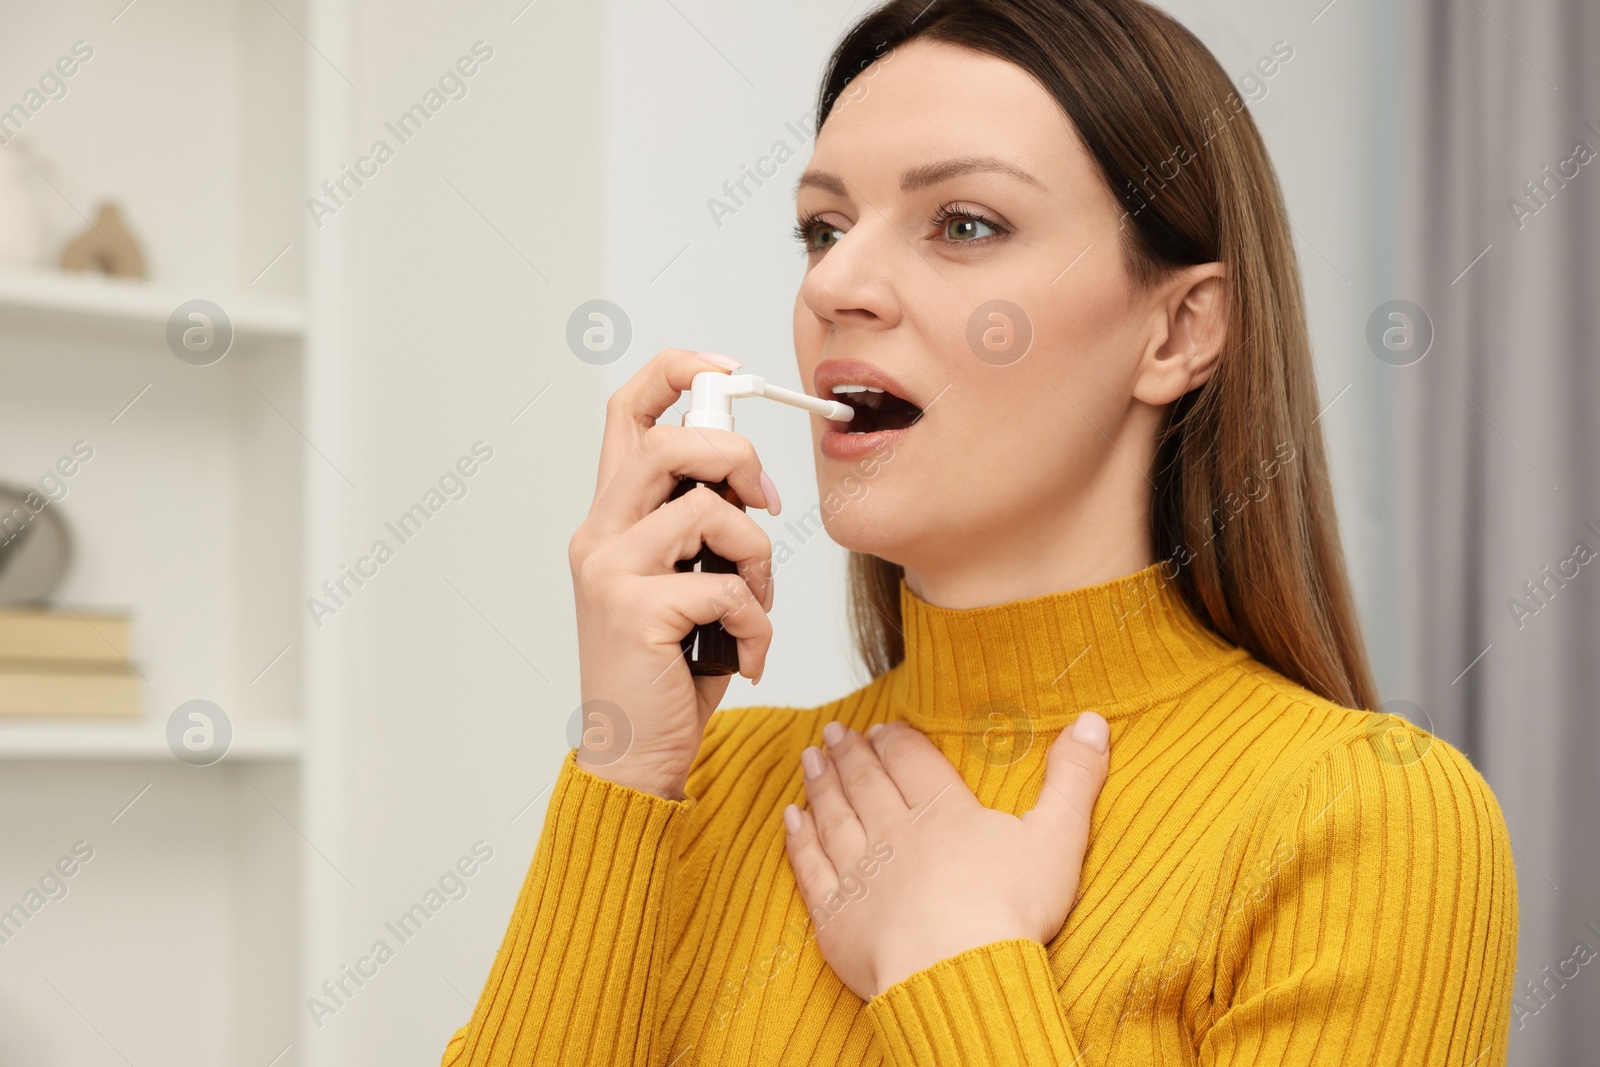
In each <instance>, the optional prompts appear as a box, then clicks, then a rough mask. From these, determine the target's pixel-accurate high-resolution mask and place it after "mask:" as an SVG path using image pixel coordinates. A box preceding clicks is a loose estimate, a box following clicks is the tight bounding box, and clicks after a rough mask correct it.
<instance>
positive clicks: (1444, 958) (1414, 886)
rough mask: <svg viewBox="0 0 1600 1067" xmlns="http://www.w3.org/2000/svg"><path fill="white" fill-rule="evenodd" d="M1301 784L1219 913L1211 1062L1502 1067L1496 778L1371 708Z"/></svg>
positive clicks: (1504, 879)
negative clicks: (1362, 729)
mask: <svg viewBox="0 0 1600 1067" xmlns="http://www.w3.org/2000/svg"><path fill="white" fill-rule="evenodd" d="M1300 785H1301V787H1299V788H1296V789H1293V790H1291V791H1290V795H1288V796H1287V797H1285V799H1284V800H1283V801H1282V802H1281V803H1279V804H1277V805H1275V810H1274V811H1273V812H1272V813H1271V815H1270V817H1269V818H1268V819H1266V820H1265V823H1264V825H1265V826H1266V832H1265V833H1263V834H1262V835H1260V837H1259V838H1258V840H1257V842H1256V844H1257V846H1258V849H1259V853H1260V854H1261V855H1262V856H1267V855H1268V854H1269V853H1270V854H1271V856H1272V859H1271V861H1270V862H1268V861H1263V863H1262V866H1260V867H1259V868H1251V867H1247V874H1246V877H1245V879H1244V882H1245V884H1244V885H1242V886H1239V887H1236V888H1235V889H1234V891H1233V897H1232V898H1231V899H1230V901H1229V904H1228V907H1227V909H1226V916H1227V917H1226V918H1224V919H1223V920H1222V927H1221V931H1220V933H1219V936H1218V945H1217V955H1216V971H1215V976H1216V979H1215V988H1214V989H1213V991H1212V997H1211V1003H1212V1004H1213V1005H1215V1008H1214V1009H1212V1014H1211V1015H1210V1016H1209V1020H1210V1022H1209V1026H1207V1025H1205V1024H1206V1021H1207V1018H1208V1016H1206V1015H1202V1017H1201V1019H1199V1020H1198V1025H1197V1032H1198V1033H1199V1035H1200V1040H1199V1053H1200V1055H1199V1061H1200V1063H1201V1064H1202V1065H1212V1064H1230V1063H1281V1064H1291V1065H1295V1064H1312V1063H1362V1064H1373V1065H1390V1064H1393V1065H1399V1064H1422V1063H1426V1064H1429V1065H1431V1067H1446V1065H1449V1067H1467V1065H1469V1064H1470V1065H1474V1067H1490V1065H1494V1064H1503V1063H1504V1062H1505V1057H1506V1044H1507V1037H1508V1029H1509V1023H1510V1013H1511V998H1512V993H1513V975H1514V971H1515V968H1516V949H1517V888H1516V880H1515V873H1514V871H1513V869H1512V854H1511V838H1510V835H1509V834H1508V833H1507V830H1506V826H1505V821H1504V819H1503V817H1502V815H1501V812H1500V808H1499V806H1498V805H1497V804H1496V802H1495V799H1494V795H1493V794H1492V793H1491V792H1490V791H1489V787H1488V784H1487V783H1486V782H1484V780H1483V778H1482V776H1480V775H1479V774H1478V772H1477V770H1476V769H1474V768H1473V766H1472V764H1471V763H1470V762H1468V761H1467V759H1466V757H1465V756H1463V755H1462V754H1461V753H1460V752H1458V751H1456V750H1455V749H1454V748H1451V747H1450V746H1449V745H1447V744H1446V743H1445V742H1443V741H1441V740H1439V739H1438V738H1435V737H1432V736H1430V735H1428V734H1426V733H1424V732H1422V731H1420V730H1416V729H1414V728H1412V727H1410V726H1407V725H1404V724H1403V723H1402V721H1401V720H1398V719H1395V718H1392V717H1382V718H1380V717H1379V716H1377V715H1374V716H1373V721H1372V727H1371V728H1370V729H1369V731H1368V733H1367V735H1366V736H1365V737H1362V738H1358V739H1356V740H1354V741H1351V742H1348V743H1344V744H1341V745H1338V746H1336V747H1335V748H1334V749H1333V750H1332V751H1330V752H1328V753H1327V754H1325V755H1324V756H1323V757H1322V758H1320V759H1319V760H1317V761H1316V762H1315V763H1314V765H1313V766H1312V768H1311V770H1310V772H1309V775H1308V778H1307V779H1305V780H1304V781H1303V782H1302V783H1300ZM1258 901H1259V902H1258ZM1236 905H1240V906H1236Z"/></svg>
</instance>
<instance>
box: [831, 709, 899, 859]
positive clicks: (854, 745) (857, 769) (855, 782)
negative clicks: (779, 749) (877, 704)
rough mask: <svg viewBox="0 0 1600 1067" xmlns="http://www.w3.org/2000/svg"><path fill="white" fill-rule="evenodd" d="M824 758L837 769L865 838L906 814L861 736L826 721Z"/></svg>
mask: <svg viewBox="0 0 1600 1067" xmlns="http://www.w3.org/2000/svg"><path fill="white" fill-rule="evenodd" d="M822 740H823V741H824V742H826V743H827V746H828V756H829V758H830V759H832V760H833V764H834V766H835V767H836V768H838V772H839V781H840V783H841V784H842V785H843V787H844V795H845V797H846V799H848V800H849V801H850V806H851V807H852V808H854V809H855V813H856V817H857V818H859V819H860V820H861V824H862V826H863V827H864V828H865V829H866V833H867V836H868V837H871V838H874V839H875V838H877V837H879V836H881V834H882V831H883V830H884V829H885V828H886V827H887V826H888V825H889V824H890V823H891V822H892V821H894V820H896V819H898V818H899V817H900V816H903V815H904V814H905V813H906V799H905V797H903V796H901V795H900V789H899V787H897V786H896V785H895V784H894V780H893V779H891V778H890V777H889V772H888V771H887V770H885V769H884V766H883V762H882V761H881V760H880V759H879V758H878V753H877V752H876V751H874V749H873V747H872V745H871V744H870V743H869V742H868V741H867V739H866V738H865V737H862V736H861V735H860V734H858V733H856V732H855V731H854V730H851V729H848V728H847V727H846V726H845V725H844V724H843V723H838V722H830V723H829V724H828V725H826V726H824V727H823V728H822Z"/></svg>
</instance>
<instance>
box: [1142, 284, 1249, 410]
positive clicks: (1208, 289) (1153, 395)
mask: <svg viewBox="0 0 1600 1067" xmlns="http://www.w3.org/2000/svg"><path fill="white" fill-rule="evenodd" d="M1150 313H1151V316H1152V322H1151V326H1152V329H1151V331H1150V341H1149V345H1148V347H1147V348H1146V349H1145V353H1144V357H1143V358H1142V359H1141V360H1140V361H1139V370H1138V374H1137V376H1136V377H1135V379H1134V388H1133V395H1134V397H1135V398H1136V399H1138V400H1142V401H1143V402H1145V403H1146V404H1150V405H1151V406H1153V407H1160V406H1162V405H1165V404H1170V403H1172V402H1173V401H1174V400H1176V399H1178V398H1179V397H1180V396H1182V395H1183V394H1184V393H1187V392H1188V391H1189V390H1191V389H1198V388H1199V387H1200V386H1202V385H1204V384H1205V383H1206V381H1207V380H1209V379H1210V377H1211V375H1212V372H1213V371H1215V370H1216V367H1217V362H1218V360H1220V359H1221V357H1222V346H1223V342H1224V341H1225V340H1226V339H1227V333H1228V268H1227V266H1226V265H1225V264H1222V263H1199V264H1196V265H1194V266H1192V267H1184V268H1181V269H1180V270H1178V271H1176V272H1174V273H1173V274H1172V275H1171V276H1170V277H1169V278H1167V279H1166V280H1164V281H1162V282H1160V283H1158V284H1157V286H1156V287H1155V289H1154V291H1153V296H1152V304H1151V309H1150Z"/></svg>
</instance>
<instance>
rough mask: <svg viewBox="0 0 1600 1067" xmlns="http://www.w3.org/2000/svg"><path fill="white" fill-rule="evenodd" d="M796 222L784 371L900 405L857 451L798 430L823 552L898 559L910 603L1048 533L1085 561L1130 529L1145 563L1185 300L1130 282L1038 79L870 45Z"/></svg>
mask: <svg viewBox="0 0 1600 1067" xmlns="http://www.w3.org/2000/svg"><path fill="white" fill-rule="evenodd" d="M797 215H798V216H799V217H800V218H801V219H802V221H803V222H804V226H805V240H806V244H807V246H808V247H809V248H810V251H809V252H808V254H807V260H808V266H807V271H806V276H805V280H804V282H803V283H802V284H801V286H800V291H799V294H798V296H797V298H796V300H795V308H794V339H795V352H796V355H797V358H798V361H799V368H800V375H801V380H802V381H803V382H805V383H806V385H807V387H808V391H812V392H816V393H817V394H818V395H822V396H832V395H836V394H835V392H834V387H835V386H836V385H837V384H858V385H880V386H882V385H889V386H890V388H889V393H890V394H898V395H899V396H900V397H901V398H903V400H905V401H909V402H910V405H912V407H906V406H904V405H902V404H899V403H897V402H894V401H885V402H884V403H883V404H882V405H881V407H880V410H879V411H878V412H877V413H859V414H858V416H857V419H856V420H855V421H853V422H852V423H851V424H850V427H861V428H869V429H870V428H874V427H879V426H882V427H887V428H888V429H887V431H886V432H879V433H875V434H872V435H871V436H870V438H866V439H858V440H855V441H852V440H851V439H850V437H849V436H846V435H844V434H841V433H838V432H829V431H838V430H840V429H847V428H850V427H845V426H843V425H841V424H831V423H824V422H823V421H822V420H821V419H813V420H812V424H813V434H814V443H815V445H816V446H817V482H818V489H819V493H820V499H821V501H822V511H823V516H824V521H825V523H826V526H827V529H828V532H829V534H830V535H831V536H832V537H833V538H834V540H836V541H837V542H839V543H840V544H842V545H844V546H845V547H847V548H851V549H855V550H857V551H862V552H871V553H873V554H875V555H878V556H881V557H883V558H885V559H888V560H891V561H893V562H896V563H900V564H902V565H904V566H905V567H906V568H907V571H908V572H912V573H908V581H909V582H910V583H911V585H912V588H913V590H914V591H918V578H917V576H918V574H921V575H936V574H939V573H941V572H948V571H950V570H952V569H957V570H959V569H963V568H970V567H972V566H973V561H974V560H979V559H989V560H994V561H996V562H1000V561H1005V562H1006V565H1008V566H1010V567H1012V568H1015V562H1016V560H1017V559H1034V558H1040V559H1041V562H1042V557H1041V556H1040V553H1044V552H1048V551H1049V550H1051V548H1052V546H1059V545H1060V544H1062V543H1063V538H1068V539H1070V540H1071V541H1073V542H1074V543H1075V544H1077V545H1078V546H1079V549H1078V550H1079V551H1082V552H1088V553H1091V554H1092V553H1096V552H1104V553H1108V554H1109V555H1107V556H1106V558H1105V559H1104V560H1100V561H1099V562H1112V561H1113V557H1116V558H1120V556H1123V555H1128V554H1129V553H1130V539H1132V540H1133V541H1134V542H1136V543H1135V544H1134V545H1133V546H1132V550H1131V551H1132V554H1133V555H1137V556H1140V557H1141V558H1140V559H1139V560H1138V561H1137V562H1136V563H1135V564H1134V566H1135V567H1138V566H1143V565H1145V563H1147V562H1149V552H1150V549H1149V546H1148V534H1147V533H1146V529H1145V528H1146V526H1147V524H1148V508H1149V495H1150V492H1151V486H1150V483H1149V482H1148V480H1147V478H1146V472H1147V469H1148V467H1149V463H1150V458H1151V455H1152V453H1153V448H1154V436H1155V432H1156V429H1157V426H1158V422H1159V416H1160V414H1161V410H1160V408H1161V405H1164V404H1166V403H1170V402H1171V401H1172V400H1174V399H1176V398H1177V397H1178V396H1179V395H1181V394H1182V392H1183V391H1185V389H1186V388H1188V387H1189V385H1190V379H1191V378H1193V377H1194V375H1193V374H1192V373H1189V372H1188V371H1184V370H1183V369H1182V367H1179V366H1177V365H1178V364H1183V363H1185V359H1186V358H1187V357H1182V358H1179V359H1170V358H1166V357H1167V356H1168V355H1170V354H1171V353H1170V351H1168V350H1170V349H1171V348H1172V346H1173V343H1174V341H1175V340H1177V341H1181V339H1182V338H1181V336H1179V337H1176V338H1174V337H1172V336H1169V333H1170V331H1169V329H1168V326H1167V323H1168V321H1169V313H1170V312H1171V311H1172V310H1173V309H1174V307H1176V306H1181V305H1182V304H1184V303H1185V302H1186V300H1185V298H1184V296H1183V295H1182V293H1180V292H1179V290H1178V289H1177V288H1175V286H1174V285H1169V284H1167V283H1161V284H1158V285H1157V286H1156V287H1153V288H1151V289H1149V290H1139V289H1138V288H1137V287H1136V286H1135V285H1134V284H1133V283H1132V281H1131V279H1130V278H1129V276H1128V275H1127V274H1126V272H1125V271H1124V268H1123V266H1122V259H1121V249H1120V237H1121V234H1120V232H1119V230H1120V227H1121V225H1122V221H1123V211H1122V209H1121V207H1120V205H1119V204H1118V202H1117V200H1116V198H1115V197H1113V196H1112V194H1111V192H1110V191H1109V190H1108V189H1107V188H1106V186H1105V183H1104V181H1103V180H1102V179H1101V178H1100V176H1099V173H1098V171H1097V170H1096V168H1095V165H1094V163H1093V161H1092V160H1091V158H1090V157H1089V155H1088V154H1087V152H1086V151H1085V150H1084V149H1083V147H1082V146H1081V145H1080V143H1079V141H1078V138H1077V136H1076V133H1075V131H1074V129H1073V127H1072V125H1071V122H1070V120H1069V119H1068V118H1067V117H1066V115H1065V114H1064V113H1063V111H1062V110H1061V108H1060V107H1059V106H1058V105H1057V104H1056V102H1055V101H1054V100H1053V99H1052V98H1051V96H1050V95H1049V94H1048V93H1046V92H1045V90H1044V89H1043V88H1041V87H1040V86H1039V84H1038V83H1036V82H1035V81H1034V80H1033V79H1032V78H1031V77H1030V76H1029V75H1028V74H1027V73H1025V72H1024V71H1023V70H1022V69H1021V68H1019V67H1017V66H1014V65H1013V64H1010V63H1008V62H1005V61H1003V60H1000V59H996V58H993V57H991V56H986V55H981V54H979V53H976V52H972V51H969V50H967V49H963V48H959V47H955V46H952V45H948V44H943V43H938V42H929V41H920V40H919V41H913V42H911V43H909V44H907V45H905V46H902V47H901V48H899V49H897V50H895V51H893V52H889V53H885V54H884V56H883V57H882V58H880V59H879V60H878V61H877V62H876V63H874V64H873V65H872V66H871V67H868V68H867V69H866V70H865V71H863V72H862V73H861V74H860V75H858V76H857V78H856V79H855V80H854V81H853V82H852V83H851V84H850V85H849V86H848V87H847V89H846V91H845V93H844V94H842V96H841V98H840V100H839V101H837V102H836V103H835V106H834V107H833V109H832V111H831V113H830V114H829V116H828V119H827V122H826V123H825V124H824V126H823V127H822V129H821V130H820V131H819V133H818V136H817V140H816V146H815V151H814V153H813V155H812V157H811V161H810V164H809V166H808V168H807V171H806V173H805V175H804V176H803V177H802V179H801V186H800V189H799V193H798V202H797ZM807 220H810V221H807ZM1184 288H1187V286H1185V287H1184ZM1174 293H1178V294H1179V295H1178V296H1177V297H1176V298H1175V297H1174V295H1173V294H1174ZM997 301H998V302H1001V303H993V302H997ZM991 312H992V313H993V314H991ZM1030 335H1031V340H1030V339H1029V336H1030ZM1024 345H1025V346H1026V347H1025V348H1024ZM1192 369H1193V368H1192V366H1191V367H1190V370H1191V371H1192ZM877 375H882V376H883V377H877ZM1179 378H1181V379H1182V380H1181V381H1179ZM1193 384H1199V383H1198V381H1197V380H1196V381H1194V382H1193ZM1180 386H1181V387H1180ZM1169 394H1170V395H1169ZM861 397H862V394H861V393H853V394H850V395H840V396H838V398H839V399H842V400H844V401H845V402H846V403H852V404H854V403H856V402H859V401H860V399H861ZM915 409H921V410H922V414H921V415H920V416H918V415H917V414H916V410H915ZM859 410H860V409H859V408H858V412H859ZM908 424H909V425H908ZM1086 538H1087V540H1086ZM1097 543H1100V544H1103V546H1104V547H1103V548H1096V547H1095V546H1096V544H1097Z"/></svg>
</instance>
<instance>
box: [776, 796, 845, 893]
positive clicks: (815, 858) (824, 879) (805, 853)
mask: <svg viewBox="0 0 1600 1067" xmlns="http://www.w3.org/2000/svg"><path fill="white" fill-rule="evenodd" d="M783 825H784V850H785V851H786V852H788V854H789V866H790V867H792V868H794V880H795V882H796V883H798V884H799V886H800V899H801V900H803V901H805V905H806V911H811V910H812V909H814V908H819V907H822V905H823V902H824V901H825V900H827V899H828V896H829V894H832V893H837V892H838V891H839V874H838V872H837V871H836V870H834V866H833V861H832V860H830V859H829V858H828V853H827V852H826V851H825V850H824V849H823V847H822V839H821V838H820V837H819V836H818V835H817V822H816V820H815V819H813V818H812V817H811V813H810V812H808V811H801V810H800V809H799V808H798V807H796V806H795V805H793V804H790V805H789V806H788V807H786V808H784V809H783Z"/></svg>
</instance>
